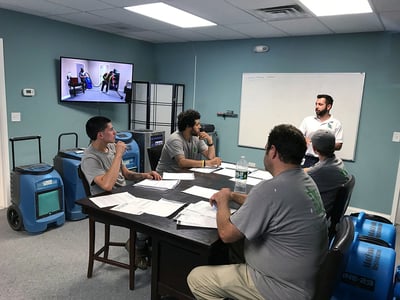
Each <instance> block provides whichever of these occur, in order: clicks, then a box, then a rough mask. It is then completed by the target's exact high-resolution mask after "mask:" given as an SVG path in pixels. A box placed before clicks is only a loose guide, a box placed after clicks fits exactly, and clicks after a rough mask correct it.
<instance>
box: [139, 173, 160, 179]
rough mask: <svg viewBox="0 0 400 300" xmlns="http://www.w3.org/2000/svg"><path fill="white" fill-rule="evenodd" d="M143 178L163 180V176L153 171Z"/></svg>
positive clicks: (145, 174)
mask: <svg viewBox="0 0 400 300" xmlns="http://www.w3.org/2000/svg"><path fill="white" fill-rule="evenodd" d="M143 177H144V178H145V179H154V180H161V175H160V174H158V173H157V172H156V171H151V172H149V173H143Z"/></svg>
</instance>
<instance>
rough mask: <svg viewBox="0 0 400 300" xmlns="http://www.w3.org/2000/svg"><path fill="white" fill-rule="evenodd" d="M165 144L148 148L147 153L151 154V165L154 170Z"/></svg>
mask: <svg viewBox="0 0 400 300" xmlns="http://www.w3.org/2000/svg"><path fill="white" fill-rule="evenodd" d="M162 148H163V145H157V146H154V147H151V148H147V155H148V156H149V161H150V167H151V170H152V171H155V170H156V168H157V164H158V161H159V160H160V157H161V151H162Z"/></svg>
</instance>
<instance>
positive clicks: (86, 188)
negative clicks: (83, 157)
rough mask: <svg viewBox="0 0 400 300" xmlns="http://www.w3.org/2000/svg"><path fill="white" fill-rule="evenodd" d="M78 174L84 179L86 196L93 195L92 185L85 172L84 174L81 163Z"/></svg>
mask: <svg viewBox="0 0 400 300" xmlns="http://www.w3.org/2000/svg"><path fill="white" fill-rule="evenodd" d="M78 176H79V178H80V179H81V180H82V184H83V189H84V190H85V194H86V197H89V196H91V195H92V193H91V192H90V185H89V182H88V181H87V179H86V176H85V174H83V171H82V168H81V165H79V166H78Z"/></svg>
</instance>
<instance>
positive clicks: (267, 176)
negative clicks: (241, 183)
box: [248, 170, 272, 180]
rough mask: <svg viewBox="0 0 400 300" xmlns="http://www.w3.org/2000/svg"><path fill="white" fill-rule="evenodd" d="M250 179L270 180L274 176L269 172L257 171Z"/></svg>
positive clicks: (250, 175) (252, 173)
mask: <svg viewBox="0 0 400 300" xmlns="http://www.w3.org/2000/svg"><path fill="white" fill-rule="evenodd" d="M248 177H253V178H260V179H264V180H268V179H271V178H272V175H271V173H270V172H268V171H264V170H257V171H254V172H251V173H250V174H249V176H248Z"/></svg>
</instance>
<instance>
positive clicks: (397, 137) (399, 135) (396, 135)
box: [392, 131, 400, 143]
mask: <svg viewBox="0 0 400 300" xmlns="http://www.w3.org/2000/svg"><path fill="white" fill-rule="evenodd" d="M392 142H395V143H400V132H398V131H395V132H393V137H392Z"/></svg>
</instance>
